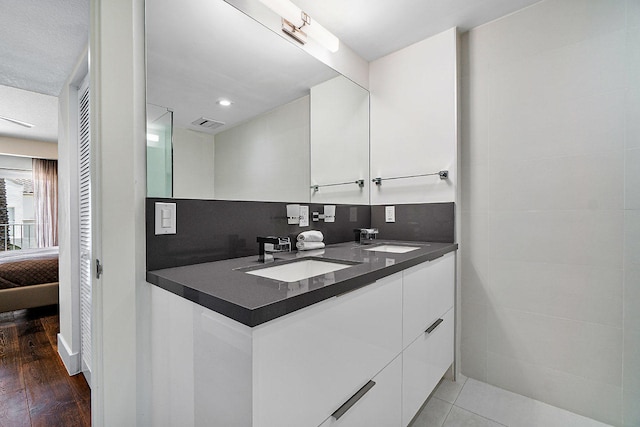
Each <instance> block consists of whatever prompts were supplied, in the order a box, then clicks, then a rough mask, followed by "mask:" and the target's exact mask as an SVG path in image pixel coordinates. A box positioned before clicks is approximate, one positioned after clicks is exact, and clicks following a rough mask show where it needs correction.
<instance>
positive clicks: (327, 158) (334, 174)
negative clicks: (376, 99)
mask: <svg viewBox="0 0 640 427" xmlns="http://www.w3.org/2000/svg"><path fill="white" fill-rule="evenodd" d="M359 179H362V180H364V187H363V188H360V187H359V186H358V185H356V184H355V181H356V180H359ZM341 182H353V183H354V184H349V185H340V186H334V187H324V188H320V189H319V191H317V192H314V191H312V192H311V202H312V203H323V202H326V203H346V204H359V205H367V204H369V184H370V182H371V180H370V179H369V93H368V92H367V91H366V90H365V89H363V88H362V87H360V86H358V85H356V84H355V83H353V82H352V81H351V80H349V79H347V78H346V77H344V76H338V77H336V78H333V79H331V80H328V81H326V82H324V83H321V84H319V85H316V86H314V87H312V88H311V185H316V184H318V185H323V184H333V183H341Z"/></svg>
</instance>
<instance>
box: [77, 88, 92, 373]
mask: <svg viewBox="0 0 640 427" xmlns="http://www.w3.org/2000/svg"><path fill="white" fill-rule="evenodd" d="M78 96H79V99H78V106H79V110H80V115H79V118H80V120H79V125H78V130H79V135H78V156H79V157H78V166H79V172H80V176H79V180H78V182H79V198H78V199H79V209H80V212H79V220H80V230H79V231H80V232H79V239H80V242H79V243H80V244H79V248H80V351H81V357H82V372H83V373H84V374H85V377H86V378H87V382H88V383H89V385H91V279H92V277H91V168H90V166H91V155H90V153H91V151H90V148H91V138H90V136H91V132H90V124H89V123H90V121H89V79H88V78H86V79H85V81H84V82H83V84H82V86H81V87H80V90H79V92H78Z"/></svg>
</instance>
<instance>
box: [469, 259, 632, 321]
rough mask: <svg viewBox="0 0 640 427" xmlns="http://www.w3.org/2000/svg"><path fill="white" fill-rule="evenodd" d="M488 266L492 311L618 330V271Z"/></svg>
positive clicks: (556, 266)
mask: <svg viewBox="0 0 640 427" xmlns="http://www.w3.org/2000/svg"><path fill="white" fill-rule="evenodd" d="M490 264H491V281H490V283H487V285H486V286H487V288H488V291H489V292H490V299H491V302H492V305H494V306H497V307H504V308H510V309H515V310H521V311H526V312H530V313H537V314H541V315H546V316H552V317H559V318H564V319H570V320H577V321H583V322H590V323H597V324H600V325H608V326H613V327H617V328H621V327H622V302H623V298H622V283H623V275H622V269H620V268H615V267H606V266H603V267H600V266H596V265H578V264H550V263H535V262H525V261H511V260H499V259H492V260H491V262H490ZM463 268H464V266H463ZM463 282H464V277H463ZM463 286H464V283H463ZM465 289H466V288H465V287H463V293H464V290H465ZM463 298H464V294H463Z"/></svg>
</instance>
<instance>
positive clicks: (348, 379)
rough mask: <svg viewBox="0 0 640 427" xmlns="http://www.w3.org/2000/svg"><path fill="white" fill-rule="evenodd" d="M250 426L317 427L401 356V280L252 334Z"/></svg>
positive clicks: (304, 311) (294, 315) (396, 278)
mask: <svg viewBox="0 0 640 427" xmlns="http://www.w3.org/2000/svg"><path fill="white" fill-rule="evenodd" d="M253 338H254V340H253V375H254V392H253V398H254V404H253V407H254V414H253V419H254V426H256V427H271V426H279V427H289V426H290V427H300V426H317V425H320V424H321V423H322V422H323V421H325V420H326V419H327V417H328V415H330V414H331V413H333V411H335V410H336V408H338V407H340V406H341V405H342V404H343V403H344V402H345V401H346V400H348V399H349V398H350V397H351V396H352V395H353V394H354V393H355V392H356V391H358V390H359V389H360V387H362V386H363V385H364V384H366V383H367V381H369V380H370V379H371V378H372V377H373V376H375V375H376V374H377V373H378V372H380V371H381V370H382V369H383V368H384V367H385V366H386V365H387V364H389V363H390V362H391V361H392V360H393V359H394V358H395V357H396V356H398V355H399V354H400V352H401V350H402V274H401V273H398V274H394V275H392V276H389V277H386V278H384V279H381V280H379V281H377V282H376V283H373V284H371V285H368V286H365V287H363V288H361V289H358V290H356V291H353V292H350V293H346V294H343V295H341V296H338V297H334V298H331V299H329V300H327V301H323V302H321V303H318V304H315V305H313V306H310V307H308V308H306V309H302V310H300V311H298V312H295V313H292V315H288V316H285V317H282V318H279V319H276V320H274V321H271V322H268V323H265V324H264V325H260V326H258V327H256V328H255V329H254V335H253Z"/></svg>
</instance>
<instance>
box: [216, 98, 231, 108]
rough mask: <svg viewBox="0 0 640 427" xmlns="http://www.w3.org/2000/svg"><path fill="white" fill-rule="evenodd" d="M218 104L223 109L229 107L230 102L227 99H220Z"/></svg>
mask: <svg viewBox="0 0 640 427" xmlns="http://www.w3.org/2000/svg"><path fill="white" fill-rule="evenodd" d="M218 104H219V105H221V106H223V107H228V106H229V105H231V101H229V100H228V99H221V100H219V101H218Z"/></svg>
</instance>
